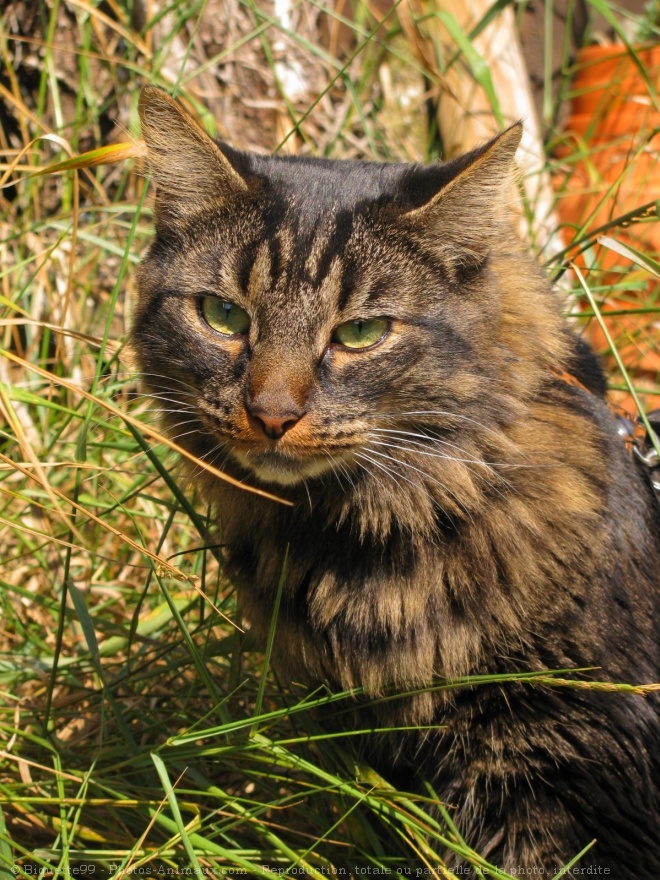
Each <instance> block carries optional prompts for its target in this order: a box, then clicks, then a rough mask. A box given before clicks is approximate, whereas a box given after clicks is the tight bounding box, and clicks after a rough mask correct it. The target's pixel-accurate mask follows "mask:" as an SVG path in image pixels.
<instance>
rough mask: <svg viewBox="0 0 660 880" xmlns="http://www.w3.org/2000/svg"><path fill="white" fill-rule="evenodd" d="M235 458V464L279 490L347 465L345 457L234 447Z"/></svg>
mask: <svg viewBox="0 0 660 880" xmlns="http://www.w3.org/2000/svg"><path fill="white" fill-rule="evenodd" d="M232 455H233V456H234V458H235V459H236V461H237V462H238V463H239V464H240V465H241V466H242V467H244V468H245V469H246V470H248V471H250V472H251V473H252V474H254V476H255V477H257V479H258V480H260V481H261V482H263V483H276V484H279V485H280V486H294V485H295V484H296V483H301V482H303V481H304V480H309V479H312V478H314V477H320V476H321V475H323V474H325V473H327V472H328V471H331V470H333V469H334V468H335V467H337V466H338V465H339V464H340V463H341V464H343V463H345V459H346V455H345V454H344V455H342V456H340V457H339V458H340V459H341V461H340V460H338V456H337V455H330V454H329V453H327V454H321V455H319V454H318V453H314V454H311V455H295V454H291V453H290V452H284V451H282V450H280V449H276V448H275V449H241V448H238V447H234V448H233V449H232Z"/></svg>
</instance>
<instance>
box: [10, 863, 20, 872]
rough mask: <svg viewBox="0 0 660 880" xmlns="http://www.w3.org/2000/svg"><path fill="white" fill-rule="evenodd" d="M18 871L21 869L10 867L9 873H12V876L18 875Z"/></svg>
mask: <svg viewBox="0 0 660 880" xmlns="http://www.w3.org/2000/svg"><path fill="white" fill-rule="evenodd" d="M20 870H21V869H20V868H19V867H18V865H12V866H11V872H12V874H18V872H19V871H20Z"/></svg>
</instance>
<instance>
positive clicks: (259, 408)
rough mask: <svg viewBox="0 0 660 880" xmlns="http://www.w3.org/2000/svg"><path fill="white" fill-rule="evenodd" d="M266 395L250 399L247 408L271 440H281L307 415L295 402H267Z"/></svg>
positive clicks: (285, 400)
mask: <svg viewBox="0 0 660 880" xmlns="http://www.w3.org/2000/svg"><path fill="white" fill-rule="evenodd" d="M264 397H265V395H257V396H256V397H254V398H250V397H248V399H247V400H246V401H245V408H246V409H247V411H248V413H249V414H250V415H251V416H252V418H253V419H254V420H255V422H257V424H258V426H259V427H260V428H261V430H262V431H263V432H264V434H265V435H266V437H268V438H269V439H270V440H279V439H280V437H283V436H284V435H285V434H286V432H287V431H290V430H291V428H293V427H294V425H297V424H298V422H299V421H300V420H301V419H302V417H303V416H304V415H305V409H304V408H302V407H300V406H298V405H297V404H296V402H295V401H294V400H292V399H291V398H287V399H284V400H272V399H270V400H266V399H263V398H264Z"/></svg>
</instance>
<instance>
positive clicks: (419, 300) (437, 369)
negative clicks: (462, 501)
mask: <svg viewBox="0 0 660 880" xmlns="http://www.w3.org/2000/svg"><path fill="white" fill-rule="evenodd" d="M140 117H141V123H142V134H143V138H144V141H145V144H146V150H147V157H148V162H149V165H150V168H151V172H152V176H153V182H154V184H155V189H156V196H155V208H154V212H155V223H156V238H155V241H154V243H153V245H152V247H151V249H150V251H149V253H148V255H147V256H146V257H145V259H144V260H143V262H142V264H141V266H140V269H139V271H138V302H137V307H136V317H135V324H134V329H133V337H132V338H133V345H134V347H135V349H136V352H137V355H138V360H139V363H140V366H141V368H142V370H143V372H144V374H145V377H146V382H147V385H148V387H149V389H150V390H151V392H152V393H153V394H154V396H155V397H156V399H157V400H159V401H160V405H161V407H162V410H163V412H164V414H165V420H166V422H167V424H168V426H169V429H170V432H171V433H172V436H173V437H175V438H177V437H178V438H179V441H178V442H180V443H182V444H183V445H185V446H187V447H188V448H190V449H191V450H192V451H193V452H195V453H196V454H197V455H199V456H203V457H205V458H206V459H207V460H209V461H211V462H212V463H214V464H215V465H216V466H218V467H221V468H228V469H229V470H230V471H231V472H232V473H234V474H238V475H239V476H241V477H244V478H248V479H250V480H252V481H253V482H257V483H261V484H270V485H274V486H278V485H279V486H289V485H294V484H299V483H301V482H302V481H308V480H312V479H315V478H317V477H322V476H324V475H325V476H326V477H330V478H332V472H334V473H335V475H336V476H337V478H338V480H339V481H340V482H341V481H342V480H344V482H345V484H347V485H348V484H349V483H351V482H352V481H354V480H359V479H360V478H361V477H362V476H363V474H364V473H367V472H379V471H380V472H382V473H381V476H382V474H387V473H388V472H392V471H393V470H397V468H398V465H397V464H396V463H395V460H396V461H399V459H402V458H403V457H405V454H407V455H408V456H409V457H410V456H411V455H413V453H419V454H420V455H423V454H424V445H425V442H426V441H425V439H424V438H428V439H429V440H430V437H431V435H433V437H435V438H436V439H437V438H438V437H441V436H442V437H444V438H445V439H444V442H445V443H448V444H449V445H448V446H446V447H445V449H450V448H451V444H452V442H453V443H454V447H455V448H459V445H457V444H456V443H455V441H453V440H452V437H453V432H458V431H460V430H463V429H465V426H466V424H468V423H469V422H470V421H471V420H474V418H475V417H476V415H478V413H479V411H480V408H481V410H482V416H483V407H484V401H485V400H486V398H487V399H488V400H489V401H495V404H494V406H496V407H499V409H500V415H501V411H502V407H503V406H505V403H504V401H505V399H506V398H505V395H504V394H503V393H502V394H501V393H500V390H501V389H500V388H499V386H498V383H499V382H501V372H502V368H503V367H502V365H503V363H505V362H507V361H511V362H513V361H515V360H516V358H517V357H518V356H517V355H515V354H514V353H512V350H511V349H510V348H507V346H506V345H505V344H504V343H503V342H502V340H501V338H500V328H501V324H502V321H503V317H502V308H503V307H502V297H501V292H500V288H501V286H502V285H501V278H500V277H499V275H498V272H501V269H500V268H498V266H499V264H500V263H501V262H502V260H504V261H506V259H507V254H509V253H510V252H512V251H515V250H516V245H515V243H514V239H515V236H514V235H513V233H512V232H511V230H510V226H509V223H508V221H507V219H506V214H507V205H506V201H507V199H508V198H509V184H510V179H511V176H512V169H513V157H514V153H515V151H516V148H517V146H518V143H519V140H520V136H521V126H520V125H514V126H513V127H511V128H509V129H508V130H507V131H505V132H504V133H502V134H500V135H499V136H498V137H496V138H494V139H493V140H491V141H490V142H489V143H488V144H486V145H485V146H483V147H481V148H480V149H478V150H475V151H473V152H472V153H469V154H468V155H466V156H463V157H461V158H459V159H456V160H454V161H451V162H447V163H437V164H434V165H431V166H427V167H424V166H418V165H405V164H398V165H397V164H395V165H387V164H378V163H359V162H346V161H329V160H313V159H303V158H294V157H277V156H260V155H254V154H249V153H244V152H239V151H236V150H234V149H232V148H230V147H228V146H226V145H225V144H221V143H216V142H215V141H213V140H212V139H211V138H210V137H208V136H207V135H206V134H205V133H204V132H203V131H202V129H201V128H200V127H199V126H198V125H197V124H196V123H195V122H194V121H193V120H192V119H191V118H190V117H189V116H188V115H187V114H186V113H184V112H183V111H182V110H181V109H180V108H179V106H178V105H177V104H176V103H175V102H174V101H172V100H171V99H170V98H169V97H168V96H167V95H166V94H165V93H164V92H162V91H160V90H158V89H156V88H153V87H147V88H145V90H144V91H143V93H142V96H141V99H140ZM525 271H527V270H524V271H523V270H520V274H521V276H524V274H525ZM518 283H519V285H522V286H524V284H525V283H526V282H525V281H524V278H522V277H521V279H519V281H518ZM518 359H520V358H518ZM511 369H513V370H515V369H517V366H516V364H515V363H511ZM415 435H417V437H415ZM441 442H442V441H441ZM464 446H465V444H463V447H464ZM397 447H398V448H400V449H401V450H403V451H401V452H398V451H396V448H397ZM463 447H460V448H463ZM436 448H437V447H436ZM406 450H407V452H406ZM471 454H474V453H471ZM457 455H458V454H455V456H454V457H457ZM413 457H414V456H413ZM445 457H449V456H445ZM418 458H419V456H418ZM410 467H412V468H413V469H414V466H410ZM402 479H404V480H405V479H409V480H410V479H413V480H414V479H416V477H415V474H414V470H410V469H409V472H407V473H406V472H405V469H402Z"/></svg>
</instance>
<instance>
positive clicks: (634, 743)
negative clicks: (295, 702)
mask: <svg viewBox="0 0 660 880" xmlns="http://www.w3.org/2000/svg"><path fill="white" fill-rule="evenodd" d="M140 116H141V122H142V133H143V137H144V141H145V143H146V150H147V155H148V161H149V164H150V167H151V171H152V175H153V181H154V183H155V188H156V201H155V222H156V237H155V240H154V242H153V244H152V246H151V249H150V251H149V253H148V254H147V256H146V257H145V258H144V260H143V262H142V264H141V266H140V268H139V271H138V276H137V278H138V291H139V295H138V302H137V306H136V313H135V324H134V328H133V336H132V339H133V344H134V347H135V350H136V352H137V355H138V359H139V364H140V366H141V368H142V370H143V371H144V373H145V375H146V376H147V385H148V386H149V388H150V390H151V391H152V392H153V393H154V394H157V395H159V397H160V400H161V404H162V405H163V407H164V409H165V410H166V411H168V412H167V413H166V422H167V424H168V425H169V427H170V428H171V430H172V431H173V432H174V433H177V432H181V440H180V442H181V443H184V444H185V445H186V447H187V448H189V449H190V450H191V451H193V452H194V453H195V454H196V455H197V456H199V457H200V458H203V459H206V460H207V461H209V462H211V463H213V464H215V465H216V466H218V467H221V468H222V469H224V470H225V471H226V472H227V473H228V474H230V475H232V476H233V477H234V478H236V479H238V480H240V481H242V482H244V483H245V484H246V485H250V486H256V487H261V488H264V489H268V490H269V491H270V492H275V493H276V494H278V495H279V496H281V497H282V498H285V499H287V500H289V501H290V502H293V504H292V505H291V506H284V505H281V504H278V503H275V502H273V501H271V500H268V499H266V498H263V497H258V496H256V495H254V494H250V493H248V492H245V491H243V490H241V489H238V488H235V487H234V486H231V485H228V484H227V483H225V482H223V481H221V480H219V479H217V478H209V477H207V478H205V479H204V480H202V484H203V485H202V487H201V488H202V490H203V491H204V492H205V493H206V496H207V497H211V498H212V499H214V500H215V502H216V503H217V508H218V520H219V524H220V527H221V530H222V541H223V544H224V545H225V546H226V548H227V557H228V565H229V566H230V568H231V571H232V572H233V574H234V576H235V578H236V580H237V583H238V584H239V598H240V603H241V606H242V609H243V612H244V614H245V617H246V618H247V620H248V621H249V623H250V626H251V629H252V632H253V633H255V634H256V636H257V637H258V638H264V636H265V634H266V633H267V631H268V628H269V626H270V622H271V617H272V612H273V602H274V597H275V593H276V589H277V584H278V578H279V576H280V572H281V568H282V562H283V558H284V554H285V549H286V548H287V546H288V547H290V551H289V562H288V566H287V569H286V583H285V586H284V592H283V597H282V605H281V610H280V614H279V619H278V621H277V629H276V638H275V645H274V651H273V657H274V663H275V665H276V667H277V669H278V670H279V671H280V672H281V673H282V674H283V675H285V676H288V677H289V678H290V679H291V680H295V681H303V682H309V683H310V684H315V683H318V682H328V683H330V684H331V685H332V686H333V687H335V688H338V689H346V688H351V687H354V686H359V687H361V688H363V689H364V693H365V695H366V697H367V698H371V699H372V698H374V697H377V696H379V695H381V694H383V693H391V692H392V691H396V690H398V691H410V690H415V689H423V687H424V686H425V685H429V684H431V683H432V682H433V681H434V680H437V679H442V678H452V677H456V676H465V675H470V674H479V673H502V672H521V671H529V670H542V669H570V668H582V669H584V668H585V667H589V668H591V667H596V668H597V671H595V672H594V673H593V675H594V677H596V678H599V679H606V680H610V681H622V682H632V683H650V682H654V681H658V680H659V679H660V656H659V654H660V648H659V645H660V641H659V639H660V637H659V629H660V627H659V625H658V624H659V620H658V608H659V602H658V596H659V592H660V590H659V587H660V511H659V508H658V504H657V500H656V498H655V497H654V494H653V489H652V487H651V484H650V481H649V479H648V478H647V476H646V475H645V474H644V473H643V469H642V468H641V467H638V466H637V465H636V463H635V462H634V461H633V458H632V457H631V455H630V453H629V451H628V450H627V449H626V448H625V445H624V443H623V442H622V440H621V439H620V437H619V436H618V434H617V425H616V421H615V419H614V418H613V416H612V415H611V414H610V411H609V410H608V407H607V406H606V405H605V403H604V401H603V399H602V398H603V380H602V376H601V374H600V372H599V368H598V366H597V364H596V362H595V359H594V357H593V355H592V354H591V352H590V350H589V349H588V348H587V346H586V345H584V344H583V343H581V342H580V341H579V340H578V339H577V338H576V337H575V336H574V335H573V334H572V332H571V331H570V330H569V328H568V327H567V325H566V323H565V321H564V320H563V319H562V317H561V314H560V309H559V307H558V304H557V302H556V300H555V297H554V295H553V293H552V291H551V289H550V287H549V285H548V283H547V281H546V280H545V279H544V277H543V275H542V274H541V273H540V271H539V269H538V268H537V267H536V265H535V263H534V260H533V259H532V258H531V257H530V256H529V255H528V254H527V253H526V252H525V251H524V249H523V248H521V245H520V242H519V241H518V240H517V238H516V235H515V234H514V232H513V231H512V229H511V226H510V223H509V220H508V211H507V199H508V198H509V187H510V186H511V178H512V169H513V160H514V154H515V151H516V148H517V146H518V143H519V140H520V132H521V129H520V126H519V125H514V126H513V127H512V128H509V129H508V130H507V131H505V132H503V133H502V134H500V135H499V136H498V137H495V138H494V139H493V140H491V141H490V142H489V143H487V144H486V145H485V146H483V147H481V148H479V149H476V150H474V151H473V152H471V153H468V154H467V155H465V156H462V157H461V158H459V159H456V160H454V161H451V162H446V163H437V164H434V165H430V166H428V167H423V166H418V165H407V164H394V165H387V164H378V163H359V162H345V161H329V160H312V159H305V158H293V157H277V156H272V157H271V156H260V155H252V154H249V153H244V152H239V151H238V150H235V149H232V148H231V147H229V146H227V145H226V144H223V143H216V142H215V141H213V140H212V139H211V138H209V137H208V136H207V135H206V134H205V133H204V132H203V131H202V130H201V128H199V126H198V125H197V124H196V123H195V122H194V121H193V120H192V119H191V118H189V117H188V115H187V114H186V113H184V112H183V111H182V110H181V109H180V108H179V107H178V106H177V104H176V103H175V102H173V101H172V100H171V99H170V98H168V97H167V95H165V94H164V93H163V92H161V91H160V90H158V89H155V88H153V87H147V88H145V90H144V92H143V94H142V97H141V100H140ZM567 374H568V375H570V376H573V377H577V380H579V381H568V380H567ZM150 376H153V377H156V378H153V379H149V377H150ZM585 386H586V387H585ZM182 422H185V424H183V425H182V426H181V423H182ZM178 426H179V427H178ZM451 694H452V695H451V697H448V696H447V695H446V692H441V691H440V692H439V691H437V690H436V691H428V692H422V693H419V694H418V695H416V696H408V697H406V698H402V699H399V700H390V701H386V702H383V703H382V706H381V708H378V704H376V709H375V711H376V712H377V713H378V718H377V722H378V724H379V725H380V726H383V725H391V726H397V725H398V726H400V725H430V724H437V725H438V729H437V731H434V732H432V733H429V732H428V731H426V732H425V733H424V734H422V733H421V732H420V734H419V736H417V737H414V736H413V735H412V734H411V735H410V736H411V737H412V738H413V740H415V741H413V742H410V741H408V742H406V744H405V748H401V740H400V736H396V735H394V734H392V740H393V742H392V743H391V754H392V755H393V756H394V760H395V762H398V764H399V766H401V765H403V764H405V761H406V757H407V759H408V760H410V761H411V763H412V764H413V765H418V766H419V767H420V772H421V773H422V775H425V776H426V777H427V778H429V779H431V780H432V781H433V784H434V788H435V790H436V791H437V792H438V794H439V796H440V798H441V799H442V801H443V802H445V803H446V804H448V805H451V808H452V809H453V810H454V813H453V816H454V819H455V821H456V823H457V825H458V827H459V829H460V831H461V832H462V833H463V835H464V836H465V837H466V838H467V840H468V842H469V843H470V844H471V845H472V846H473V847H474V848H475V849H476V850H477V851H478V852H480V853H481V854H482V855H483V856H485V857H487V858H488V859H489V860H490V861H491V862H494V863H496V864H497V865H500V866H502V867H503V868H505V869H509V870H517V871H518V870H520V869H521V867H522V868H525V869H536V870H541V869H543V870H544V871H545V872H546V873H548V874H551V873H552V871H553V870H554V869H555V868H557V867H559V866H560V865H562V864H563V863H564V862H565V861H567V860H568V859H570V858H572V857H573V856H574V855H575V854H576V853H577V852H578V851H579V850H581V849H582V848H583V847H585V846H586V845H587V844H588V843H589V842H590V841H591V840H592V839H593V838H597V843H596V845H595V846H594V847H593V848H592V849H591V850H590V851H589V853H588V855H587V856H586V857H585V858H584V859H583V860H582V861H581V862H580V866H581V867H582V866H584V867H585V868H586V867H589V866H590V867H592V873H603V874H607V873H609V874H610V875H611V876H612V877H613V878H616V880H629V878H630V880H632V878H637V880H639V878H650V877H652V876H653V877H654V876H655V872H656V870H660V715H659V707H658V700H657V699H656V696H657V695H655V694H651V695H649V696H647V697H645V698H643V697H640V696H637V695H634V694H624V693H615V694H612V693H603V692H602V691H597V690H589V689H578V688H574V689H572V688H562V689H560V688H547V687H546V688H542V687H534V686H529V685H523V684H516V685H492V686H489V687H485V686H479V687H475V688H473V689H467V690H465V689H464V690H457V691H453V692H451ZM447 858H448V860H449V864H454V865H456V864H458V863H457V862H452V861H451V858H452V857H451V856H450V855H448V856H447ZM606 869H609V870H606Z"/></svg>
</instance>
